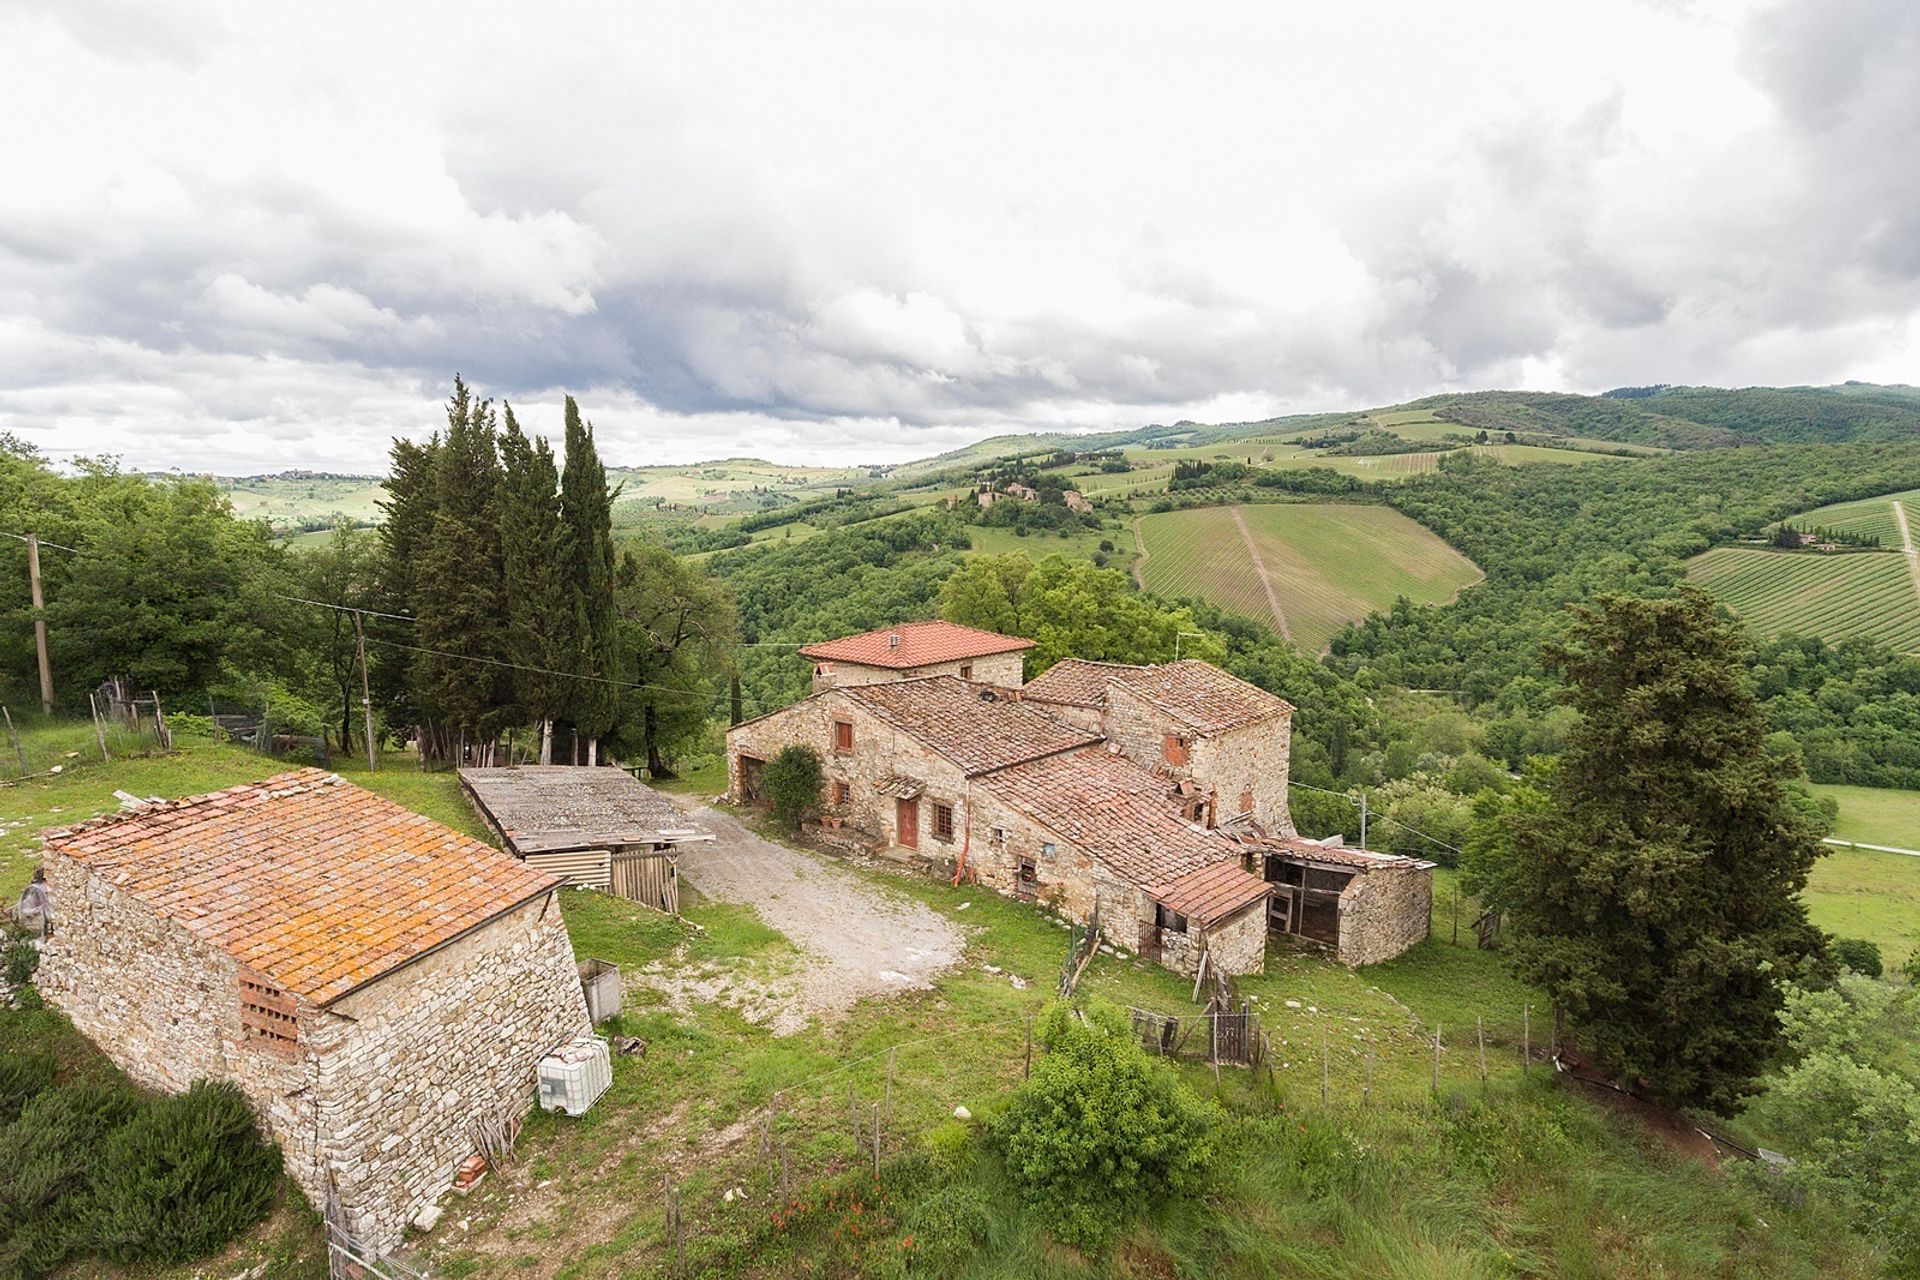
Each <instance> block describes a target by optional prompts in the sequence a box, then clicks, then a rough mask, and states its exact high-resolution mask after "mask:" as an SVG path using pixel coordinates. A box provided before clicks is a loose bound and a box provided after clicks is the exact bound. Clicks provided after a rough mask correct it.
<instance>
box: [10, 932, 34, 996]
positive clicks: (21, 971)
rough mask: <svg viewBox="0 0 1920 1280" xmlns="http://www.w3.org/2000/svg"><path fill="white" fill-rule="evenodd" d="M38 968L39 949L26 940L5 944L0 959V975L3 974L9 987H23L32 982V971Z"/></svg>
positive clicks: (20, 939) (16, 940)
mask: <svg viewBox="0 0 1920 1280" xmlns="http://www.w3.org/2000/svg"><path fill="white" fill-rule="evenodd" d="M39 967H40V948H38V947H36V946H34V945H33V943H32V942H30V941H28V940H27V939H26V938H16V939H14V940H13V941H12V942H10V943H8V944H7V949H6V952H5V953H4V958H0V974H4V975H5V978H6V983H7V985H8V986H10V987H24V986H26V985H27V984H28V983H29V982H32V981H33V971H34V970H35V969H38V968H39Z"/></svg>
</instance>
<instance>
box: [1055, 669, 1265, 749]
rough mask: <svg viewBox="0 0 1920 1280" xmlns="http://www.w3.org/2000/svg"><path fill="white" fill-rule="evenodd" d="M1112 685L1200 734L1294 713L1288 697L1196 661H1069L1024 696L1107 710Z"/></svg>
mask: <svg viewBox="0 0 1920 1280" xmlns="http://www.w3.org/2000/svg"><path fill="white" fill-rule="evenodd" d="M1113 684H1124V685H1125V686H1126V687H1127V688H1129V689H1131V690H1132V691H1133V692H1134V693H1137V694H1138V695H1140V696H1141V697H1142V698H1145V699H1146V700H1147V701H1148V702H1150V703H1152V704H1153V705H1154V706H1155V707H1158V708H1159V709H1160V710H1162V711H1164V712H1166V713H1167V714H1168V715H1170V716H1172V717H1174V718H1175V719H1176V720H1179V721H1180V722H1181V723H1182V724H1185V725H1187V726H1188V727H1190V728H1192V729H1193V730H1195V731H1196V732H1199V733H1217V732H1219V731H1221V730H1224V729H1234V728H1238V727H1239V726H1241V725H1246V724H1253V723H1255V722H1256V721H1260V720H1265V719H1267V718H1268V717H1269V716H1276V715H1281V714H1283V713H1289V712H1291V711H1292V710H1293V704H1292V703H1290V702H1288V701H1287V700H1286V699H1285V698H1281V697H1277V696H1275V695H1274V694H1271V693H1268V692H1267V691H1266V690H1265V689H1262V688H1260V686H1258V685H1254V684H1249V683H1247V682H1246V681H1245V680H1242V679H1240V677H1238V676H1230V675H1228V674H1227V673H1226V672H1224V671H1222V670H1221V669H1220V668H1218V667H1216V666H1214V665H1213V664H1212V663H1211V662H1201V661H1200V660H1199V659H1197V658H1185V659H1182V660H1181V661H1179V662H1168V663H1164V664H1162V665H1160V666H1157V667H1142V666H1129V665H1126V664H1124V663H1115V662H1088V661H1086V660H1085V659H1082V658H1067V659H1065V660H1063V661H1061V662H1057V663H1055V664H1054V665H1053V666H1051V667H1049V668H1047V670H1045V671H1044V672H1042V673H1041V674H1039V675H1038V676H1035V677H1034V678H1033V679H1032V680H1030V681H1028V683H1027V686H1026V688H1025V689H1024V690H1022V693H1023V695H1024V696H1025V697H1028V698H1031V699H1033V700H1034V701H1036V702H1061V703H1067V704H1070V705H1073V706H1082V707H1104V706H1106V705H1107V697H1108V694H1107V689H1108V687H1109V686H1111V685H1113Z"/></svg>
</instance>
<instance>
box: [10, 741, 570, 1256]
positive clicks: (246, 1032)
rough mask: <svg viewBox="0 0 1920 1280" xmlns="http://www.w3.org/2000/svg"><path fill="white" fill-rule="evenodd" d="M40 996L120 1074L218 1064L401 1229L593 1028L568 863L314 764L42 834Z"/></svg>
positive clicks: (330, 1187)
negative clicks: (558, 873)
mask: <svg viewBox="0 0 1920 1280" xmlns="http://www.w3.org/2000/svg"><path fill="white" fill-rule="evenodd" d="M43 865H44V867H45V869H46V873H47V880H48V883H49V885H50V886H51V897H52V918H53V929H52V935H51V937H50V939H49V941H48V943H47V945H46V950H45V953H44V958H43V961H42V964H41V968H40V972H39V984H40V989H41V990H42V991H43V992H44V993H45V995H46V997H47V999H48V1000H49V1001H50V1002H51V1003H52V1004H54V1005H55V1006H56V1007H58V1008H59V1009H60V1010H61V1011H62V1012H63V1013H65V1014H66V1015H67V1017H69V1018H70V1019H72V1021H73V1023H74V1025H75V1026H76V1027H78V1028H79V1029H80V1031H82V1032H83V1033H84V1034H86V1035H87V1037H88V1038H89V1039H91V1040H92V1041H93V1042H94V1043H95V1044H97V1045H98V1046H99V1047H100V1048H101V1049H102V1050H103V1051H104V1052H105V1053H106V1054H107V1055H108V1056H109V1057H111V1058H112V1059H113V1060H114V1061H115V1062H116V1063H118V1064H119V1065H120V1066H121V1067H122V1068H123V1069H124V1070H126V1072H127V1073H128V1074H129V1075H131V1076H133V1077H134V1079H136V1080H138V1081H140V1082H141V1083H142V1084H146V1085H149V1086H152V1087H155V1088H160V1089H166V1090H180V1089H184V1088H186V1087H187V1086H188V1085H189V1084H190V1083H192V1082H193V1081H194V1080H197V1079H203V1078H205V1079H215V1080H230V1081H232V1082H233V1083H234V1084H236V1085H237V1086H239V1088H240V1089H241V1090H242V1091H243V1092H244V1093H245V1094H246V1096H247V1097H248V1098H249V1099H250V1100H251V1101H252V1103H253V1105H254V1107H255V1109H256V1111H257V1112H258V1114H259V1115H260V1117H261V1120H262V1121H263V1124H264V1126H265V1128H266V1129H267V1130H268V1131H269V1132H270V1133H271V1134H272V1136H273V1138H274V1139H275V1140H276V1141H278V1142H279V1144H280V1147H281V1150H282V1152H283V1153H284V1155H285V1158H286V1166H287V1172H288V1173H289V1175H291V1176H292V1178H293V1179H294V1181H295V1182H297V1183H298V1184H299V1185H300V1187H301V1188H302V1189H303V1190H304V1191H305V1192H306V1194H307V1196H308V1197H309V1198H310V1199H311V1200H312V1201H313V1203H314V1205H315V1206H316V1207H320V1206H322V1205H324V1203H325V1202H326V1199H327V1197H328V1195H329V1192H330V1191H331V1193H332V1194H333V1195H334V1196H335V1197H336V1199H337V1202H338V1204H339V1206H340V1209H341V1211H342V1213H343V1215H344V1217H345V1220H346V1225H347V1226H348V1229H349V1230H351V1231H353V1232H354V1233H355V1234H356V1235H358V1236H359V1237H360V1238H361V1239H362V1240H363V1241H365V1242H366V1243H368V1244H369V1245H371V1246H372V1247H374V1248H378V1249H382V1250H386V1249H390V1248H392V1247H393V1245H394V1244H396V1243H397V1242H398V1241H399V1239H400V1237H401V1236H402V1234H403V1233H404V1231H405V1229H406V1226H407V1223H408V1222H410V1221H411V1220H412V1219H413V1218H414V1217H415V1216H416V1215H417V1214H418V1213H419V1212H420V1211H421V1210H422V1209H423V1208H425V1207H426V1206H427V1205H429V1204H431V1203H432V1202H433V1201H434V1200H436V1199H437V1198H438V1197H439V1196H440V1195H441V1194H442V1193H443V1192H444V1191H446V1189H447V1188H448V1187H449V1186H450V1185H451V1184H452V1182H453V1178H454V1174H455V1171H456V1169H457V1168H458V1167H459V1165H460V1164H461V1162H462V1161H464V1160H465V1159H467V1158H468V1156H470V1155H471V1154H473V1152H474V1149H475V1144H474V1139H473V1137H472V1135H471V1133H470V1131H469V1123H470V1122H471V1121H472V1120H474V1119H475V1118H478V1117H491V1116H507V1115H513V1116H517V1115H519V1114H521V1113H523V1112H525V1111H526V1110H528V1109H529V1108H530V1107H531V1106H532V1105H533V1101H534V1090H535V1068H536V1064H537V1063H538V1062H539V1060H540V1059H541V1058H542V1057H544V1056H545V1055H546V1054H547V1053H548V1052H549V1051H551V1050H552V1049H554V1048H555V1047H557V1046H559V1045H561V1044H563V1043H565V1042H567V1041H570V1040H573V1039H575V1038H576V1037H578V1036H581V1035H585V1034H587V1033H588V1032H589V1031H590V1026H589V1023H588V1019H587V1009H586V1003H585V1000H584V999H583V997H582V995H581V990H580V980H579V977H578V974H577V972H576V970H575V965H574V956H573V948H572V946H571V944H570V943H569V941H568V938H567V932H566V928H565V926H564V924H563V923H562V922H561V919H560V906H559V903H558V901H557V900H556V890H557V888H558V885H559V882H558V881H557V880H556V879H554V878H553V877H552V876H549V875H547V874H545V873H543V872H540V871H537V870H535V869H533V868H531V867H528V866H526V865H525V864H524V863H522V862H520V861H519V860H517V859H515V858H513V857H510V856H509V855H507V854H504V853H501V852H500V851H499V850H497V849H494V848H492V847H490V846H488V845H485V844H482V843H481V842H479V841H477V840H473V839H471V838H469V837H467V836H464V835H461V834H460V833H458V832H456V831H453V830H451V829H449V828H447V827H444V826H441V825H440V824H439V823H437V822H434V821H432V820H430V819H428V818H424V817H422V816H420V815H419V814H416V813H413V812H411V811H409V810H407V809H403V808H401V807H400V806H398V805H396V804H392V803H390V802H389V801H386V800H383V799H381V798H379V797H378V796H375V795H373V794H371V793H369V792H366V791H363V790H361V789H359V788H358V787H354V786H351V785H349V784H348V783H346V782H344V781H342V780H341V779H340V778H339V777H337V776H335V775H333V774H329V773H325V772H322V771H320V770H316V769H304V770H300V771H298V772H294V773H288V774H283V775H281V776H279V777H275V778H270V779H268V780H266V781H264V782H257V783H249V784H246V785H244V786H237V787H232V788H229V789H228V790H225V791H217V792H214V793H212V794H210V795H203V796H193V797H189V798H187V799H183V800H177V801H171V802H159V803H150V804H141V805H135V806H132V807H130V808H129V809H127V810H124V811H122V812H121V813H119V814H116V815H112V816H109V817H105V818H99V819H95V820H93V821H89V822H84V823H81V824H79V825H77V826H73V827H68V828H64V829H55V830H52V831H49V832H48V833H46V854H45V860H44V863H43Z"/></svg>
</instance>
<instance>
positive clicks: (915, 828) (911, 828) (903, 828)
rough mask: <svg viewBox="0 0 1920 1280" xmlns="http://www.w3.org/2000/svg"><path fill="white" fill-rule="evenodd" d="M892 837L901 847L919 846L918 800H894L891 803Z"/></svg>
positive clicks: (911, 847)
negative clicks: (893, 830)
mask: <svg viewBox="0 0 1920 1280" xmlns="http://www.w3.org/2000/svg"><path fill="white" fill-rule="evenodd" d="M893 824H894V829H895V832H896V834H895V836H894V839H895V840H897V841H898V842H899V845H900V847H901V848H902V849H918V848H919V847H920V801H919V800H918V799H917V798H916V799H913V800H896V801H894V805H893Z"/></svg>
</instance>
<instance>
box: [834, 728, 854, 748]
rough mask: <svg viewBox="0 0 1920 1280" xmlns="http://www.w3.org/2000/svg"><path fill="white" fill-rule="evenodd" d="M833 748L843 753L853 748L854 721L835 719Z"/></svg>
mask: <svg viewBox="0 0 1920 1280" xmlns="http://www.w3.org/2000/svg"><path fill="white" fill-rule="evenodd" d="M833 749H834V750H835V751H837V752H839V753H840V754H841V755H846V754H847V753H848V752H850V751H852V750H853V721H851V720H835V721H834V722H833Z"/></svg>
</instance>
